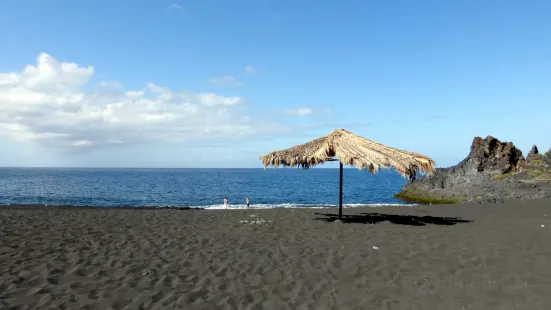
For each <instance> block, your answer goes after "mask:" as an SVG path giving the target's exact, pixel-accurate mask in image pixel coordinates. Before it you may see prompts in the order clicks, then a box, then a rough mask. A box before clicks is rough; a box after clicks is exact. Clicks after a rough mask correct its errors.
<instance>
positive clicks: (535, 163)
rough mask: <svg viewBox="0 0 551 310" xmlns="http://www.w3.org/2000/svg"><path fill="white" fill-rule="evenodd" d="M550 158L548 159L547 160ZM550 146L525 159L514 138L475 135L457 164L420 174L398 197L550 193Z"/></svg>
mask: <svg viewBox="0 0 551 310" xmlns="http://www.w3.org/2000/svg"><path fill="white" fill-rule="evenodd" d="M548 159H549V160H548ZM550 169H551V150H549V152H547V153H546V154H544V155H543V156H542V155H541V154H539V152H538V149H537V147H536V146H534V147H532V150H531V151H530V152H529V153H528V156H527V159H524V157H523V156H522V152H521V151H520V150H519V149H518V148H516V147H515V146H514V145H513V143H511V142H501V141H499V140H498V139H496V138H494V137H492V136H488V137H486V138H485V139H482V138H481V137H475V138H474V139H473V142H472V144H471V150H470V152H469V155H468V156H467V157H466V158H465V159H464V160H462V161H461V162H460V163H458V164H457V165H455V166H452V167H449V168H437V169H436V170H435V172H434V173H433V175H431V176H427V177H424V178H417V179H416V180H414V181H413V182H411V183H408V184H406V185H405V186H404V188H403V189H402V191H400V192H399V193H398V194H397V195H396V197H397V198H400V199H403V200H407V201H417V202H421V203H454V202H501V201H504V200H506V199H512V198H527V199H537V198H548V197H551V185H550V184H549V181H550V180H551V170H550Z"/></svg>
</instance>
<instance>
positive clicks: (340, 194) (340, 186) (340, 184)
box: [339, 161, 342, 220]
mask: <svg viewBox="0 0 551 310" xmlns="http://www.w3.org/2000/svg"><path fill="white" fill-rule="evenodd" d="M339 164H340V171H339V172H340V175H339V220H342V162H341V161H339Z"/></svg>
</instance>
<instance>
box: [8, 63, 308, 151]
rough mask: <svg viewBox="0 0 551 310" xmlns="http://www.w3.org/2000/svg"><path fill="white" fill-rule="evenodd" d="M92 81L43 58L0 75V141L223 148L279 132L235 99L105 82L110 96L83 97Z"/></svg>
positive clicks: (70, 66) (98, 91) (83, 70)
mask: <svg viewBox="0 0 551 310" xmlns="http://www.w3.org/2000/svg"><path fill="white" fill-rule="evenodd" d="M93 74H94V68H93V67H92V66H80V65H77V64H75V63H68V62H59V61H57V60H56V59H55V58H54V57H52V56H50V55H47V54H44V53H43V54H40V55H39V56H38V58H37V64H36V65H28V66H26V67H25V68H24V69H23V70H22V71H21V72H17V73H0V134H7V135H9V136H10V137H11V138H12V139H14V140H18V141H25V142H30V143H33V144H34V145H37V146H42V147H52V148H60V149H75V148H79V149H82V148H84V149H87V148H104V147H112V146H120V145H129V144H139V143H148V142H185V141H193V140H202V141H205V140H219V141H225V140H228V139H233V138H238V137H250V136H253V135H255V134H262V133H269V132H277V131H279V130H285V129H281V128H279V126H276V124H271V123H270V122H268V121H267V120H263V119H255V118H252V117H250V116H248V115H246V114H245V112H246V110H245V106H244V101H243V99H242V98H240V97H225V96H220V95H217V94H213V93H198V94H195V93H189V92H186V91H175V90H171V89H169V88H166V87H161V86H158V85H155V84H153V83H150V84H147V85H146V86H145V87H144V88H143V89H137V90H136V89H134V90H125V89H124V88H122V85H120V84H113V83H112V82H110V83H104V85H103V86H113V85H115V86H117V87H116V89H113V88H112V87H111V88H110V89H108V90H105V89H103V88H101V87H100V88H95V89H92V90H88V91H85V89H86V88H87V87H86V86H87V84H89V82H90V79H91V78H92V76H93ZM118 86H121V87H118ZM302 113H304V111H303V112H302Z"/></svg>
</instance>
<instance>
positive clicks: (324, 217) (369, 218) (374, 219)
mask: <svg viewBox="0 0 551 310" xmlns="http://www.w3.org/2000/svg"><path fill="white" fill-rule="evenodd" d="M316 215H318V216H320V217H317V218H316V220H321V221H326V222H334V221H335V220H338V219H339V215H338V214H332V213H316ZM384 221H389V222H391V223H393V224H398V225H410V226H426V225H427V224H434V225H455V224H458V223H471V222H472V221H471V220H463V219H461V218H460V217H435V216H416V215H400V214H382V213H359V214H351V215H343V216H342V219H341V222H343V223H346V224H351V223H354V224H378V223H381V222H384Z"/></svg>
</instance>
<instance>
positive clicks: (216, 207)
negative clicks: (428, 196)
mask: <svg viewBox="0 0 551 310" xmlns="http://www.w3.org/2000/svg"><path fill="white" fill-rule="evenodd" d="M258 205H260V206H266V205H274V207H255V205H251V207H250V208H249V209H247V208H245V205H230V207H229V208H224V207H222V204H220V205H205V206H166V205H155V206H143V205H136V206H132V205H127V206H100V205H72V204H67V205H54V204H52V205H49V204H39V203H21V204H0V208H62V209H79V208H99V209H130V210H142V209H145V210H163V209H175V210H273V209H334V208H338V205H336V204H335V205H329V204H319V205H316V204H311V205H300V204H258ZM258 205H257V206H258ZM282 205H285V206H282ZM420 205H421V204H416V203H373V204H343V208H346V209H355V208H381V207H417V206H420ZM234 206H238V207H234Z"/></svg>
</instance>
